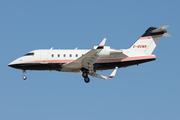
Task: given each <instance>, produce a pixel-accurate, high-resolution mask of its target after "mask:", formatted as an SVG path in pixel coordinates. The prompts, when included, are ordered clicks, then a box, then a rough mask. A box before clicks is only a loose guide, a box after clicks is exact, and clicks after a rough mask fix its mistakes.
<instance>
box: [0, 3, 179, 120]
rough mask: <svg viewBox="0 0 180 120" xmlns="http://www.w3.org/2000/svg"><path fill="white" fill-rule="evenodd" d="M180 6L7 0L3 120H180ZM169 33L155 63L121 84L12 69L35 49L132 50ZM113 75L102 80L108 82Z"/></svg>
mask: <svg viewBox="0 0 180 120" xmlns="http://www.w3.org/2000/svg"><path fill="white" fill-rule="evenodd" d="M179 5H180V2H179V1H178V0H150V1H145V0H132V1H128V0H109V1H108V0H89V1H85V0H66V1H62V0H49V1H48V0H8V1H7V0H1V1H0V41H1V47H0V50H1V67H0V120H179V119H180V71H179V67H180V64H179V61H180V49H179V44H180V38H179V31H180V30H179V28H180V24H179V22H180V16H179V12H180V7H179ZM164 25H170V27H169V28H168V29H167V31H168V33H169V34H171V35H172V37H163V38H162V39H161V41H160V42H159V44H158V46H157V48H156V49H155V51H154V52H153V54H155V55H156V56H157V59H156V60H155V61H153V62H149V63H144V64H141V65H139V66H132V67H127V68H121V69H118V72H117V74H116V77H115V79H112V80H106V81H105V80H101V79H98V78H92V77H91V81H90V83H89V84H86V83H85V82H84V80H83V78H82V75H79V74H70V73H63V72H56V71H53V72H52V73H51V72H50V71H27V74H26V75H27V77H28V78H27V80H26V81H24V80H23V79H22V76H23V73H22V71H21V70H17V69H13V68H10V67H8V64H9V63H10V62H11V61H13V60H14V59H16V58H18V57H20V56H22V55H24V54H26V53H27V52H29V51H31V50H35V49H50V48H51V47H54V49H75V48H76V47H78V49H86V48H87V49H91V48H93V46H95V45H98V44H99V43H100V42H101V40H102V39H103V38H105V37H106V38H107V42H106V45H107V46H111V47H112V48H116V49H126V48H129V47H130V46H131V45H132V44H133V43H134V42H135V41H136V40H137V39H138V38H139V37H140V36H141V35H142V34H143V33H144V32H145V30H146V29H147V28H148V27H151V26H152V27H161V26H164ZM110 73H111V70H109V71H103V72H102V73H101V72H100V74H103V75H109V74H110Z"/></svg>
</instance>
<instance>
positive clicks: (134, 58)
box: [96, 55, 156, 63]
mask: <svg viewBox="0 0 180 120" xmlns="http://www.w3.org/2000/svg"><path fill="white" fill-rule="evenodd" d="M150 58H156V56H155V55H148V56H138V57H126V58H118V59H98V60H97V61H96V63H106V62H107V63H109V62H124V61H132V60H141V59H142V60H143V59H150Z"/></svg>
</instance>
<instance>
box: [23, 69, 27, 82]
mask: <svg viewBox="0 0 180 120" xmlns="http://www.w3.org/2000/svg"><path fill="white" fill-rule="evenodd" d="M23 74H24V76H23V79H24V80H26V79H27V77H26V70H23Z"/></svg>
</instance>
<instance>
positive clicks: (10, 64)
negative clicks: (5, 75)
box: [8, 61, 16, 68]
mask: <svg viewBox="0 0 180 120" xmlns="http://www.w3.org/2000/svg"><path fill="white" fill-rule="evenodd" d="M8 66H9V67H12V68H15V66H16V63H15V61H12V62H11V63H9V64H8Z"/></svg>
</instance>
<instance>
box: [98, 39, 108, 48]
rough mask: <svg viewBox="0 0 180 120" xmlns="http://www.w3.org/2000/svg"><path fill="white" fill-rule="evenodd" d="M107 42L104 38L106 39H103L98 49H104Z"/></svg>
mask: <svg viewBox="0 0 180 120" xmlns="http://www.w3.org/2000/svg"><path fill="white" fill-rule="evenodd" d="M105 43H106V38H104V39H103V40H102V42H101V43H100V44H99V46H98V47H97V49H103V48H104V45H105Z"/></svg>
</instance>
